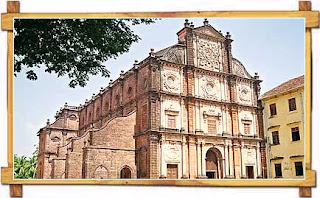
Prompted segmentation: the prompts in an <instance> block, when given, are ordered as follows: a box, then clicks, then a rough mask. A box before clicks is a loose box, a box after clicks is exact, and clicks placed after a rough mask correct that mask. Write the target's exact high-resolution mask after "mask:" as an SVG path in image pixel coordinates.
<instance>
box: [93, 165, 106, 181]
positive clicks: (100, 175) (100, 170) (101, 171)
mask: <svg viewBox="0 0 320 198" xmlns="http://www.w3.org/2000/svg"><path fill="white" fill-rule="evenodd" d="M93 177H94V178H95V179H107V178H108V170H107V168H106V167H104V166H102V165H99V166H98V167H97V168H96V170H95V171H94V174H93Z"/></svg>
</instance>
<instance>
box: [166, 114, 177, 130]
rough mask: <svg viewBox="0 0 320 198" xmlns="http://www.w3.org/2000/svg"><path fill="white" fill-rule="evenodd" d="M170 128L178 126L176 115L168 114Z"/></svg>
mask: <svg viewBox="0 0 320 198" xmlns="http://www.w3.org/2000/svg"><path fill="white" fill-rule="evenodd" d="M168 128H172V129H174V128H176V116H174V115H168Z"/></svg>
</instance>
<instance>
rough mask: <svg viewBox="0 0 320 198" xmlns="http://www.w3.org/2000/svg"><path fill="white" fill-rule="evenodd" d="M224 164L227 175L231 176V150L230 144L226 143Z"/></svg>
mask: <svg viewBox="0 0 320 198" xmlns="http://www.w3.org/2000/svg"><path fill="white" fill-rule="evenodd" d="M224 155H225V156H224V161H225V162H224V163H225V171H224V172H225V175H226V176H230V168H229V149H228V144H227V143H225V145H224Z"/></svg>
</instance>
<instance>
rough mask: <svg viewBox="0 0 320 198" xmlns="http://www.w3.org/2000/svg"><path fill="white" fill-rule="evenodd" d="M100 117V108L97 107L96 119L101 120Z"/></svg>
mask: <svg viewBox="0 0 320 198" xmlns="http://www.w3.org/2000/svg"><path fill="white" fill-rule="evenodd" d="M99 116H100V108H99V107H97V109H96V118H99Z"/></svg>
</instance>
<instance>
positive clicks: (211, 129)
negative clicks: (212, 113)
mask: <svg viewBox="0 0 320 198" xmlns="http://www.w3.org/2000/svg"><path fill="white" fill-rule="evenodd" d="M207 121H208V133H209V134H217V120H216V119H215V118H208V120H207Z"/></svg>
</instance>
